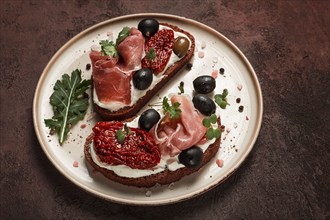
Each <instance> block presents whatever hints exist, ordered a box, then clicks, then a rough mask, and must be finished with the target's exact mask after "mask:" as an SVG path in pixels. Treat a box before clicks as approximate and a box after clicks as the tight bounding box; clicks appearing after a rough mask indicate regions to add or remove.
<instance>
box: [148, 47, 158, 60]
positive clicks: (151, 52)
mask: <svg viewBox="0 0 330 220" xmlns="http://www.w3.org/2000/svg"><path fill="white" fill-rule="evenodd" d="M146 58H147V59H148V60H149V61H152V60H153V59H155V58H156V52H155V48H153V47H152V48H150V50H149V51H148V53H147V55H146Z"/></svg>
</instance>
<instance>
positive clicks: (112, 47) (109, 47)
mask: <svg viewBox="0 0 330 220" xmlns="http://www.w3.org/2000/svg"><path fill="white" fill-rule="evenodd" d="M129 35H130V28H129V27H124V28H123V29H122V30H121V31H120V32H119V34H118V37H117V40H116V43H114V42H113V41H109V40H101V41H100V45H101V53H102V55H103V56H112V57H118V51H117V47H118V45H119V44H120V42H122V41H123V40H124V39H125V38H126V37H128V36H129Z"/></svg>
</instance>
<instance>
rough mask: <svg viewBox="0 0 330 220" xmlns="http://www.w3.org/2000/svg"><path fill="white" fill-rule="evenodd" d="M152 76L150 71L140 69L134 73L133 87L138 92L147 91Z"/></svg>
mask: <svg viewBox="0 0 330 220" xmlns="http://www.w3.org/2000/svg"><path fill="white" fill-rule="evenodd" d="M152 78H153V74H152V71H151V69H148V68H142V69H140V70H138V71H137V72H135V73H134V75H133V85H134V87H135V88H137V89H139V90H145V89H147V88H148V87H149V86H150V85H151V83H152Z"/></svg>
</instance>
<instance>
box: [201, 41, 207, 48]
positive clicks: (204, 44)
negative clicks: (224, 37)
mask: <svg viewBox="0 0 330 220" xmlns="http://www.w3.org/2000/svg"><path fill="white" fill-rule="evenodd" d="M205 47H206V42H205V41H202V45H201V48H202V49H204V48H205Z"/></svg>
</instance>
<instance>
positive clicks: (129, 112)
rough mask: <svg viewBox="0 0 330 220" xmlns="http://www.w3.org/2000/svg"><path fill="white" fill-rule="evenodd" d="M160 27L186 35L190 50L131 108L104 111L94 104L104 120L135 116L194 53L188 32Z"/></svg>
mask: <svg viewBox="0 0 330 220" xmlns="http://www.w3.org/2000/svg"><path fill="white" fill-rule="evenodd" d="M160 25H163V26H167V27H169V28H171V29H173V30H174V31H176V32H181V33H184V34H185V35H187V37H189V39H190V42H191V45H190V49H189V50H188V52H187V54H186V55H185V56H184V57H182V58H181V59H180V60H179V61H177V62H175V63H174V64H173V65H172V66H170V67H168V68H167V69H166V70H165V72H164V73H163V75H164V77H163V79H162V80H161V81H160V82H159V83H157V84H156V85H155V86H154V87H153V88H152V89H150V90H148V91H147V93H146V94H145V95H144V96H143V97H141V98H140V99H139V100H137V102H136V103H135V104H133V105H132V106H127V107H124V108H121V109H119V110H118V111H110V110H108V109H104V108H102V107H100V106H98V105H97V104H95V103H94V107H95V110H96V111H97V112H98V113H99V115H100V116H101V117H102V118H103V119H104V120H109V121H111V120H119V121H122V120H125V119H127V118H130V117H133V116H135V115H136V114H137V113H138V112H139V111H140V110H141V108H143V107H144V106H145V105H146V104H147V102H148V101H150V99H151V98H152V97H153V96H154V95H155V94H156V93H157V92H158V91H159V90H160V89H161V88H162V87H163V86H164V85H165V84H166V83H167V82H168V81H169V80H170V79H171V78H173V77H174V76H175V75H176V73H178V72H179V70H181V69H182V68H183V67H184V66H185V65H186V64H187V63H188V62H189V60H190V59H191V58H192V57H193V55H194V51H195V38H194V36H193V35H191V34H190V33H189V32H187V31H184V30H182V29H180V28H179V27H177V26H175V25H171V24H168V23H160Z"/></svg>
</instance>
